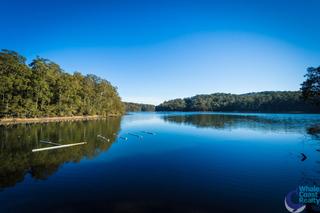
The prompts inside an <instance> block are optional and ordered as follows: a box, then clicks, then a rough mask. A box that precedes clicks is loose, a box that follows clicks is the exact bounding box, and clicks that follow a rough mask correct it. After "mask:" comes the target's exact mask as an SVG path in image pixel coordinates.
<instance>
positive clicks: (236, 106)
mask: <svg viewBox="0 0 320 213" xmlns="http://www.w3.org/2000/svg"><path fill="white" fill-rule="evenodd" d="M156 111H221V112H280V113H285V112H292V113H299V112H310V113H311V112H320V109H319V107H317V106H314V105H312V104H311V103H308V102H305V101H304V100H303V98H302V93H301V92H300V91H280V92H275V91H274V92H257V93H247V94H241V95H235V94H226V93H214V94H211V95H196V96H194V97H190V98H184V99H174V100H170V101H166V102H164V103H162V104H160V105H158V106H157V107H156Z"/></svg>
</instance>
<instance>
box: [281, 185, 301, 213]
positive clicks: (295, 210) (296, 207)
mask: <svg viewBox="0 0 320 213" xmlns="http://www.w3.org/2000/svg"><path fill="white" fill-rule="evenodd" d="M293 195H298V191H297V190H294V191H291V192H289V193H288V194H287V195H286V197H285V198H284V205H285V206H286V209H287V210H288V211H289V212H292V213H299V212H302V211H303V210H304V209H305V208H306V205H303V204H300V203H294V202H293V201H292V196H293Z"/></svg>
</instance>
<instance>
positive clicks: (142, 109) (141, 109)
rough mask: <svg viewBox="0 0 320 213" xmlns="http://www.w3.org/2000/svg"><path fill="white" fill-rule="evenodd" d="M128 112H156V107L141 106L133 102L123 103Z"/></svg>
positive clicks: (149, 105)
mask: <svg viewBox="0 0 320 213" xmlns="http://www.w3.org/2000/svg"><path fill="white" fill-rule="evenodd" d="M123 103H124V106H125V111H126V112H153V111H155V107H156V106H155V105H151V104H139V103H132V102H123Z"/></svg>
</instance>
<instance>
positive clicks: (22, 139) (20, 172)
mask: <svg viewBox="0 0 320 213" xmlns="http://www.w3.org/2000/svg"><path fill="white" fill-rule="evenodd" d="M119 130H120V118H109V119H106V120H97V121H86V122H62V123H48V124H31V125H30V124H25V125H13V126H7V127H5V126H1V127H0V162H1V164H0V189H3V188H5V187H10V186H14V185H15V184H16V183H17V182H21V181H23V179H24V177H25V175H26V174H30V175H31V176H32V178H34V179H46V178H48V177H49V176H50V175H52V174H54V173H55V172H56V171H57V170H58V169H59V167H60V166H62V165H63V164H64V163H67V162H79V161H80V160H81V159H84V158H89V159H90V158H94V157H95V156H97V155H99V153H101V152H104V151H106V150H107V149H109V148H110V146H111V144H112V143H113V142H114V141H115V139H116V134H114V133H117V132H118V131H119ZM98 134H101V135H103V136H105V137H106V138H108V139H110V141H109V142H106V141H103V140H99V139H98V138H97V135H98ZM40 140H50V141H52V142H55V143H59V144H67V143H77V142H80V141H86V142H88V143H87V144H86V145H83V146H75V147H69V148H65V149H58V150H50V151H43V152H36V153H32V152H31V150H32V149H34V148H40V147H46V146H48V145H46V144H43V143H40V142H39V141H40Z"/></svg>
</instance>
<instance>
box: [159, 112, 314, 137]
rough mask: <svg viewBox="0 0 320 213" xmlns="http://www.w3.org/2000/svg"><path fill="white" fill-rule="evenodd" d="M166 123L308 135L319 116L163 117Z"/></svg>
mask: <svg viewBox="0 0 320 213" xmlns="http://www.w3.org/2000/svg"><path fill="white" fill-rule="evenodd" d="M163 119H164V120H165V121H167V122H173V123H180V124H187V125H193V126H196V127H206V128H215V129H232V128H248V129H254V130H263V131H272V132H279V131H284V132H299V133H305V132H307V133H309V131H307V130H308V128H310V126H313V125H316V124H319V123H320V117H319V116H311V115H289V114H287V115H264V114H260V115H255V114H242V115H239V114H186V115H174V114H173V115H164V116H163Z"/></svg>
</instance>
